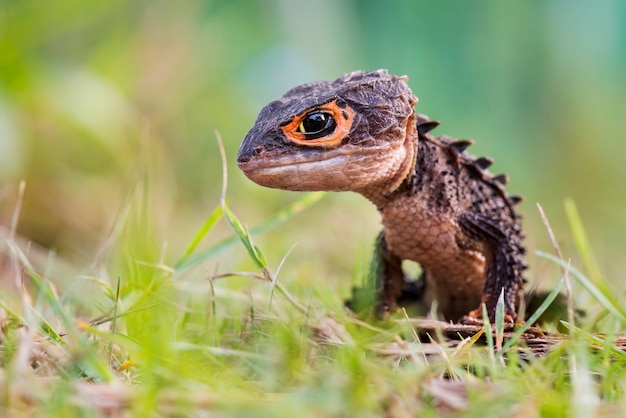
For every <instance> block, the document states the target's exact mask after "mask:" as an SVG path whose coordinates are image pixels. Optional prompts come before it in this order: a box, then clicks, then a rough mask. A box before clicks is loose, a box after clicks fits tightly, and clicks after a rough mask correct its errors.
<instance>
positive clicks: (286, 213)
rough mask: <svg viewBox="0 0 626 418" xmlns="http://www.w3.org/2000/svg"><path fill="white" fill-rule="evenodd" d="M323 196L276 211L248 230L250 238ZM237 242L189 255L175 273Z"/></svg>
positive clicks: (228, 241)
mask: <svg viewBox="0 0 626 418" xmlns="http://www.w3.org/2000/svg"><path fill="white" fill-rule="evenodd" d="M323 196H324V192H315V193H307V194H306V195H305V196H304V197H303V198H302V199H299V200H296V201H295V202H293V203H291V204H289V205H287V206H286V207H285V208H284V209H281V210H280V211H278V212H277V213H276V214H275V215H274V216H273V217H272V218H270V219H268V220H267V221H265V222H263V223H261V224H259V225H257V226H255V227H254V228H251V229H250V230H249V234H250V235H251V236H252V235H259V234H262V233H264V232H267V231H269V230H271V229H273V228H275V227H277V226H279V225H280V224H282V223H284V222H285V221H287V220H289V219H291V218H293V217H294V216H296V215H297V214H299V213H300V212H302V211H304V210H305V209H308V208H309V207H311V206H313V205H314V204H315V203H317V202H318V201H319V200H320V199H321V198H322V197H323ZM238 241H239V237H238V236H232V237H230V238H226V239H225V240H223V241H221V242H219V243H217V244H215V245H214V246H212V247H211V248H208V249H207V250H204V251H201V252H198V253H197V254H195V255H190V256H188V257H187V258H186V259H185V260H184V261H181V262H180V264H178V265H176V272H177V273H180V272H182V271H184V270H186V269H188V268H191V267H193V266H196V265H198V264H200V263H202V262H204V261H206V260H207V259H209V258H211V257H213V256H215V255H216V254H218V253H219V252H220V251H223V250H225V249H226V248H228V247H230V246H231V245H233V244H235V243H237V242H238Z"/></svg>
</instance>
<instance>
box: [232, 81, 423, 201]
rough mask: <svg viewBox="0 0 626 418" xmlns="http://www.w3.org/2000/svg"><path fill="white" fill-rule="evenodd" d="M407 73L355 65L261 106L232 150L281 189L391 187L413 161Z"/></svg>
mask: <svg viewBox="0 0 626 418" xmlns="http://www.w3.org/2000/svg"><path fill="white" fill-rule="evenodd" d="M406 80H407V78H406V77H396V76H392V75H389V74H387V71H386V70H379V71H373V72H362V71H356V72H352V73H348V74H344V75H342V76H341V77H339V78H338V79H337V80H334V81H328V82H314V83H309V84H303V85H301V86H298V87H295V88H293V89H291V90H289V91H288V92H287V93H285V95H284V96H283V97H281V98H280V99H278V100H275V101H273V102H271V103H270V104H268V105H267V106H265V107H264V108H263V110H261V113H260V114H259V116H258V118H257V120H256V123H255V124H254V126H253V127H252V129H251V130H250V132H248V134H247V135H246V137H245V139H244V140H243V143H242V144H241V147H240V148H239V155H238V156H237V164H238V165H239V168H241V169H242V170H243V172H244V173H245V174H246V176H248V178H250V179H251V180H252V181H254V182H256V183H258V184H260V185H262V186H266V187H274V188H279V189H286V190H307V191H313V190H328V191H342V190H353V191H360V192H364V191H366V190H372V189H373V188H377V189H379V192H380V188H384V189H385V190H384V191H389V192H391V191H393V190H395V189H396V188H397V187H398V186H399V185H400V183H402V181H403V179H404V178H405V177H406V176H407V175H408V173H409V172H410V171H412V169H413V166H414V164H415V153H416V147H417V132H416V128H415V115H414V113H413V106H414V105H415V103H416V102H417V98H416V97H415V96H414V95H413V93H411V90H410V89H409V87H408V85H407V83H406Z"/></svg>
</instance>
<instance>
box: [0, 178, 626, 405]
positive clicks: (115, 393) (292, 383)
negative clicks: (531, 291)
mask: <svg viewBox="0 0 626 418" xmlns="http://www.w3.org/2000/svg"><path fill="white" fill-rule="evenodd" d="M149 190H150V187H149V185H148V184H147V182H144V183H140V184H139V185H138V186H137V187H136V188H135V190H134V191H133V192H132V193H131V195H130V197H129V198H128V200H127V203H126V207H124V209H123V210H122V211H120V216H119V219H118V220H117V222H116V224H115V227H114V228H113V231H114V232H112V233H111V236H110V237H109V239H108V240H107V242H108V247H107V250H106V251H104V252H103V254H101V259H100V260H98V261H97V265H95V266H94V267H93V271H92V272H89V273H86V274H85V275H84V276H81V277H77V278H75V280H77V281H86V282H89V283H90V285H91V287H90V288H91V289H92V291H91V292H90V293H88V294H78V293H76V292H73V291H71V289H70V290H68V291H67V292H66V293H61V294H59V293H58V292H57V291H56V289H55V287H54V285H53V283H54V282H55V279H56V278H55V277H47V276H46V275H45V274H44V273H42V272H40V271H37V270H36V269H35V268H34V267H33V266H32V265H31V263H30V262H29V252H28V250H27V249H26V250H25V249H24V248H22V247H21V246H20V245H19V243H18V239H17V238H16V237H15V236H14V234H13V233H10V234H9V236H8V239H7V245H6V248H5V251H4V252H5V255H6V256H7V258H8V260H10V261H11V263H12V264H13V267H14V268H15V270H14V272H16V276H15V279H16V280H17V281H18V282H19V283H20V292H19V293H18V295H17V296H18V297H10V296H8V295H7V296H6V297H3V298H2V299H1V301H2V311H1V312H2V314H3V321H2V329H1V330H2V333H1V334H0V337H1V340H0V362H1V365H2V369H1V370H0V390H1V391H2V394H1V398H0V410H1V411H2V415H3V416H38V417H40V416H90V417H91V416H109V414H113V415H121V416H203V415H207V414H209V415H211V416H242V417H246V416H281V417H282V416H299V417H309V416H310V417H319V416H360V417H363V416H393V417H404V416H423V417H429V416H430V417H435V416H468V417H472V416H476V417H485V416H550V417H560V416H563V417H566V416H580V417H589V416H620V413H621V412H620V411H623V408H624V407H626V405H625V402H624V401H623V400H622V399H623V395H624V391H625V389H626V353H624V352H623V351H622V350H621V349H620V348H619V347H618V346H617V345H616V344H614V339H615V338H617V337H618V335H619V334H620V332H621V331H622V330H623V327H624V322H625V318H626V314H625V311H624V308H623V306H622V303H621V298H620V297H618V296H617V294H616V292H615V290H614V289H612V287H611V285H610V284H609V283H608V282H606V281H605V280H604V279H603V278H602V275H601V274H599V273H598V271H599V269H598V267H597V266H596V264H595V263H593V264H591V263H590V262H589V260H592V259H593V257H592V255H591V253H592V251H591V248H590V244H589V242H588V241H587V240H586V239H585V238H584V237H585V234H584V230H583V229H582V222H580V219H579V218H578V217H577V215H576V211H575V209H572V208H573V204H572V203H571V202H568V203H567V205H568V211H567V213H568V216H570V222H571V224H572V227H573V228H575V229H576V232H575V235H576V236H577V237H578V239H577V246H578V249H579V251H580V252H581V254H582V255H583V257H582V259H583V260H586V264H585V271H586V272H590V273H592V274H593V277H594V278H593V280H592V279H590V278H588V277H587V275H586V273H583V272H581V271H579V270H578V269H576V268H575V267H573V266H572V265H571V264H570V263H569V262H565V261H563V260H561V259H560V258H558V257H554V256H552V255H550V254H548V253H545V252H540V254H539V255H540V256H541V257H544V258H548V259H550V260H552V261H553V262H554V263H556V264H558V265H560V266H561V267H562V268H563V271H567V272H568V273H569V276H570V277H572V278H573V279H574V280H575V281H576V282H577V283H578V285H579V286H580V287H581V288H582V289H584V291H585V292H588V293H589V295H590V296H591V297H592V298H594V300H595V302H594V304H593V305H592V309H591V311H590V312H589V313H590V314H589V315H588V316H587V317H585V318H584V320H582V321H580V322H579V323H577V324H571V323H568V322H567V321H565V319H566V318H563V319H564V321H563V322H564V325H566V326H567V327H568V328H569V329H570V331H571V332H570V335H571V336H570V338H568V339H566V340H564V341H563V342H562V343H560V344H558V345H556V346H555V347H553V348H552V350H551V351H550V352H549V353H548V354H547V355H545V356H543V357H541V358H539V357H536V358H535V357H532V356H531V358H530V359H525V360H523V359H522V358H521V357H520V351H519V349H518V348H519V345H520V344H523V343H522V342H520V341H521V340H519V339H518V338H519V335H520V334H521V333H522V332H523V331H524V329H519V330H518V332H517V333H516V334H515V336H514V337H513V338H509V339H504V337H503V336H504V333H503V332H504V331H503V320H502V316H503V311H502V309H503V307H502V306H500V308H499V310H498V312H497V315H496V323H495V324H493V325H492V327H494V329H493V335H492V332H491V327H488V329H487V331H486V336H487V338H486V344H484V343H481V342H480V341H481V338H480V337H481V334H482V333H479V334H477V335H475V336H474V337H471V338H467V339H465V340H463V341H462V342H461V343H459V341H455V340H449V339H446V338H443V336H442V335H441V334H440V333H439V335H437V333H435V334H434V335H431V336H430V337H429V336H425V335H423V334H421V335H420V334H419V333H418V332H417V331H416V330H415V329H414V327H413V326H412V324H411V322H410V321H409V320H403V319H402V317H399V318H397V319H396V320H388V321H382V322H372V321H370V322H363V321H361V320H359V319H357V318H355V317H353V316H352V315H350V314H348V313H347V312H346V311H345V310H344V308H343V303H342V302H343V301H342V296H341V295H334V294H331V293H329V292H328V291H327V290H326V286H327V285H326V283H324V281H323V280H320V281H319V282H317V283H316V284H315V285H314V288H312V289H309V291H307V292H302V290H301V289H299V288H298V286H297V281H298V278H297V277H290V278H287V277H282V276H281V275H280V269H281V266H283V265H284V263H289V262H290V261H289V258H288V254H286V255H285V257H284V258H283V259H282V260H281V261H280V263H279V265H278V266H275V267H272V266H270V265H269V264H268V263H267V261H266V259H265V257H264V255H263V251H262V249H261V248H259V247H258V246H257V245H256V244H254V242H253V239H254V236H255V234H256V233H257V232H262V231H264V230H267V229H268V228H271V227H280V224H281V222H283V221H285V220H287V219H289V218H292V217H297V216H299V215H298V213H299V212H300V211H302V210H304V209H306V208H307V207H309V206H310V205H312V204H314V203H315V202H316V201H317V200H318V199H319V197H320V196H319V195H316V194H313V195H307V196H305V197H304V198H303V199H301V200H299V201H297V202H295V203H293V204H291V205H290V206H289V207H287V208H285V209H284V210H282V211H280V212H279V213H278V214H277V215H276V217H274V218H272V219H269V220H267V221H266V222H264V223H262V224H261V225H259V226H257V227H254V228H250V229H248V228H247V227H246V226H245V222H243V221H242V220H241V219H238V218H237V216H236V215H235V214H234V213H233V211H232V210H231V209H230V207H229V206H228V204H227V202H226V192H225V190H226V185H225V184H224V192H223V196H222V199H221V203H220V205H219V207H218V208H216V209H215V210H213V211H211V212H210V214H209V215H208V216H207V219H206V222H205V223H204V224H203V225H201V226H200V227H199V229H198V232H197V233H196V234H195V235H194V236H192V237H191V238H190V239H189V244H188V246H187V249H186V251H184V252H183V254H182V255H181V256H180V257H178V258H177V259H173V260H169V259H164V257H163V255H162V248H161V241H160V239H159V237H157V236H156V234H155V232H154V225H153V221H152V217H153V213H152V212H151V208H152V206H151V204H150V199H151V197H150V192H149ZM18 214H19V205H18V208H17V209H16V215H15V218H14V225H13V227H15V225H16V224H17V222H18V220H17V219H18ZM224 221H225V222H226V223H227V224H228V225H229V226H230V228H231V229H232V231H233V235H232V238H227V239H226V240H220V241H218V242H215V243H213V244H209V246H208V247H207V248H205V249H204V250H202V251H200V250H199V247H200V244H201V243H206V242H209V243H210V242H211V240H212V238H211V233H212V231H213V228H214V226H215V225H217V224H218V223H219V222H224ZM320 239H321V238H320ZM237 245H242V246H243V247H244V248H245V249H246V254H247V257H248V258H249V259H250V260H251V261H252V264H251V265H253V266H255V270H253V271H250V272H224V271H220V270H219V268H218V269H215V270H210V269H207V267H206V266H207V265H206V263H205V262H206V261H207V260H213V261H215V259H216V258H218V257H219V255H220V254H221V253H220V251H228V250H230V249H233V247H234V246H237ZM218 260H219V258H218ZM199 267H204V268H199ZM563 281H564V278H563V279H561V281H560V282H559V284H558V285H557V286H556V287H555V288H554V289H553V291H552V292H551V293H550V294H549V295H548V297H547V298H546V300H545V302H544V304H543V305H542V306H541V307H540V308H539V310H538V312H536V316H538V315H539V314H540V313H542V312H543V311H544V310H545V309H547V308H548V306H549V305H550V303H551V302H552V301H553V300H554V299H555V297H556V296H557V294H558V292H559V291H560V290H561V288H562V286H563ZM22 282H23V284H24V286H23V287H22V286H21V284H22ZM355 284H358V283H355ZM346 296H347V295H346ZM85 305H91V309H87V310H86V309H85ZM500 305H502V304H500ZM528 325H530V323H528ZM555 326H556V324H547V325H546V327H548V328H551V329H554V327H555Z"/></svg>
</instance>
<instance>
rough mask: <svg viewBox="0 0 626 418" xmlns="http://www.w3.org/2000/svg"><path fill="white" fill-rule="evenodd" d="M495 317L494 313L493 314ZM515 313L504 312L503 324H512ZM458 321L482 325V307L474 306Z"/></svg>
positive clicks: (492, 320)
mask: <svg viewBox="0 0 626 418" xmlns="http://www.w3.org/2000/svg"><path fill="white" fill-rule="evenodd" d="M493 316H494V317H495V315H493ZM516 316H517V315H515V314H504V324H505V325H513V324H515V317H516ZM489 320H490V321H491V322H492V323H493V322H495V320H494V319H492V318H491V315H490V318H489ZM459 323H461V324H463V325H483V310H482V307H480V308H476V309H474V310H473V311H470V312H469V313H468V314H467V315H465V316H464V317H463V318H461V319H460V320H459Z"/></svg>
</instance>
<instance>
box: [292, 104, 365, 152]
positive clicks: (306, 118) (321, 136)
mask: <svg viewBox="0 0 626 418" xmlns="http://www.w3.org/2000/svg"><path fill="white" fill-rule="evenodd" d="M355 115H356V113H355V111H354V110H353V109H352V108H351V107H350V106H349V105H347V104H346V103H341V105H340V104H338V103H337V100H333V101H332V102H328V103H324V104H322V105H319V106H316V107H314V108H312V109H311V108H310V109H308V110H305V111H304V112H302V113H300V114H298V115H295V116H294V117H293V118H292V119H290V120H289V121H288V122H286V123H285V124H282V125H280V129H281V130H282V131H283V134H284V135H285V139H287V140H289V141H291V142H292V143H294V144H296V145H298V146H304V147H316V148H336V147H338V146H339V145H341V143H342V141H343V140H345V139H347V138H348V137H349V134H350V130H351V129H352V123H353V122H354V117H355Z"/></svg>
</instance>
